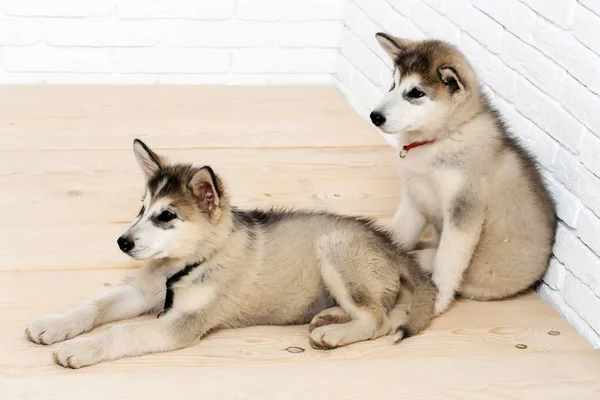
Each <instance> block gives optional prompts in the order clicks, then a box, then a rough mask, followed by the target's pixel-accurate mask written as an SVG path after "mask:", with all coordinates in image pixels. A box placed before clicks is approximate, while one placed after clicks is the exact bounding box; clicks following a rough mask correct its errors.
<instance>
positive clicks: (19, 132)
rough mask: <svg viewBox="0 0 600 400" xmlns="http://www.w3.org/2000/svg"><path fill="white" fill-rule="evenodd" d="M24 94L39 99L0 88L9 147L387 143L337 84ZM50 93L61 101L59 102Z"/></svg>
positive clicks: (2, 136)
mask: <svg viewBox="0 0 600 400" xmlns="http://www.w3.org/2000/svg"><path fill="white" fill-rule="evenodd" d="M7 90H8V93H7ZM2 92H4V95H3V93H2ZM25 92H29V94H30V96H31V97H30V100H29V101H32V103H33V104H32V105H31V107H23V110H22V109H21V108H19V106H18V105H19V104H23V103H25V102H26V101H27V100H26V98H24V97H23V94H22V93H20V94H19V95H15V97H16V98H14V99H12V98H10V97H9V95H10V94H11V93H12V91H11V90H10V89H3V90H2V89H0V99H4V100H3V101H0V109H2V111H0V149H2V151H7V150H11V151H12V150H31V149H45V150H49V149H130V148H131V141H132V140H133V139H134V138H136V137H139V138H141V139H142V140H144V139H145V140H148V141H149V142H150V143H152V144H153V145H154V146H155V147H156V148H207V147H212V148H215V147H217V148H219V147H221V148H222V147H225V148H230V147H251V148H255V147H289V146H294V147H338V146H340V145H341V146H343V147H355V146H381V147H385V146H387V144H386V142H385V140H384V139H383V138H382V137H381V136H380V135H379V134H378V133H377V132H376V131H375V130H374V129H372V128H371V127H369V125H367V123H366V122H365V121H364V120H362V119H361V118H360V117H358V116H357V115H356V113H354V112H353V111H352V109H351V108H350V107H349V105H348V104H346V103H345V102H344V101H343V100H342V98H341V95H340V94H339V93H338V92H337V91H336V90H335V89H334V88H313V90H309V89H308V88H306V89H304V90H301V91H300V92H301V93H313V94H314V96H310V97H307V96H306V95H304V96H301V95H300V94H299V93H294V89H290V90H289V91H286V90H282V89H281V88H265V90H264V92H263V91H262V90H261V91H256V90H248V88H245V89H244V90H241V91H240V92H237V91H236V90H232V88H226V87H225V88H224V87H220V88H211V89H209V90H204V89H202V88H200V89H196V90H191V89H189V88H187V89H180V90H176V88H166V89H165V88H164V87H162V88H158V89H157V90H156V92H155V94H153V95H152V96H150V95H149V91H148V89H147V88H144V87H134V88H126V89H118V88H117V89H115V90H114V91H111V90H109V88H105V89H91V90H89V91H88V92H85V91H83V89H73V88H69V89H65V88H63V87H48V86H46V87H39V88H35V89H31V88H27V89H26V90H25ZM163 92H164V93H163ZM234 92H235V93H234ZM86 93H90V94H86ZM124 94H126V96H123V95H124ZM163 94H165V96H164V97H163V96H162V95H163ZM94 95H97V96H99V98H97V99H94V98H93V96H94ZM119 96H121V97H119ZM51 98H60V100H59V101H57V102H56V103H57V104H52V103H51V102H50V99H51ZM275 98H276V99H278V100H277V101H274V100H273V99H275ZM174 99H177V100H176V101H174ZM146 102H147V103H146ZM3 103H8V104H6V105H5V108H3ZM110 110H112V111H110ZM307 116H310V117H307ZM32 117H33V118H32ZM42 132H43V134H41V133H42ZM340 139H342V140H340Z"/></svg>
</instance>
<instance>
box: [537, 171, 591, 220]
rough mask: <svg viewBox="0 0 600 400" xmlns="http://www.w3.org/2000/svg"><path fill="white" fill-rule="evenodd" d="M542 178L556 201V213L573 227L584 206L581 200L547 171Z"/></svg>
mask: <svg viewBox="0 0 600 400" xmlns="http://www.w3.org/2000/svg"><path fill="white" fill-rule="evenodd" d="M544 178H545V179H546V182H547V184H548V189H549V190H550V192H551V193H552V197H553V198H554V201H555V202H556V214H557V215H558V217H559V218H560V219H561V220H562V221H563V222H564V223H565V224H567V225H568V226H570V227H571V228H575V227H576V226H577V221H578V219H579V215H580V214H581V211H582V210H583V208H584V207H583V204H582V203H581V200H579V199H578V198H577V196H575V195H574V194H573V193H571V192H570V191H569V190H568V189H567V188H566V187H564V186H563V185H562V184H561V183H559V182H557V181H556V180H555V179H554V178H553V177H552V176H551V175H550V174H549V173H548V174H544Z"/></svg>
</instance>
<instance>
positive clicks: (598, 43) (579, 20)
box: [573, 1, 600, 54]
mask: <svg viewBox="0 0 600 400" xmlns="http://www.w3.org/2000/svg"><path fill="white" fill-rule="evenodd" d="M598 3H599V4H600V1H599V2H598ZM573 35H574V36H575V37H576V38H577V39H578V40H579V41H580V42H582V43H583V44H584V45H586V46H587V47H589V48H590V49H592V50H594V51H595V52H596V53H598V54H600V40H598V38H599V37H600V15H598V14H595V13H593V12H591V11H590V10H588V9H587V8H585V7H582V6H577V8H576V9H575V21H574V23H573Z"/></svg>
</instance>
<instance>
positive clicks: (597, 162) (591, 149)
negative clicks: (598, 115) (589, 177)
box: [579, 109, 600, 176]
mask: <svg viewBox="0 0 600 400" xmlns="http://www.w3.org/2000/svg"><path fill="white" fill-rule="evenodd" d="M599 110H600V109H599ZM579 160H581V162H582V163H583V165H585V167H586V168H587V169H589V170H590V171H592V172H593V173H594V174H595V175H597V176H600V138H598V137H597V136H595V135H594V134H593V133H591V132H586V133H585V134H584V135H583V139H582V140H581V144H580V145H579Z"/></svg>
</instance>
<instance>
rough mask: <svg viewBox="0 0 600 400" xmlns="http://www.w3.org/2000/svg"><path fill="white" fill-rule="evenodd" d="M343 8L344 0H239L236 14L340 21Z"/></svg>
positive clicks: (267, 18)
mask: <svg viewBox="0 0 600 400" xmlns="http://www.w3.org/2000/svg"><path fill="white" fill-rule="evenodd" d="M210 1H214V0H210ZM343 8H344V1H343V0H302V1H296V0H238V4H237V9H236V13H235V16H236V18H238V19H241V20H253V21H277V20H280V19H284V20H288V21H327V20H331V21H338V20H340V19H341V17H342V13H343Z"/></svg>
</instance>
